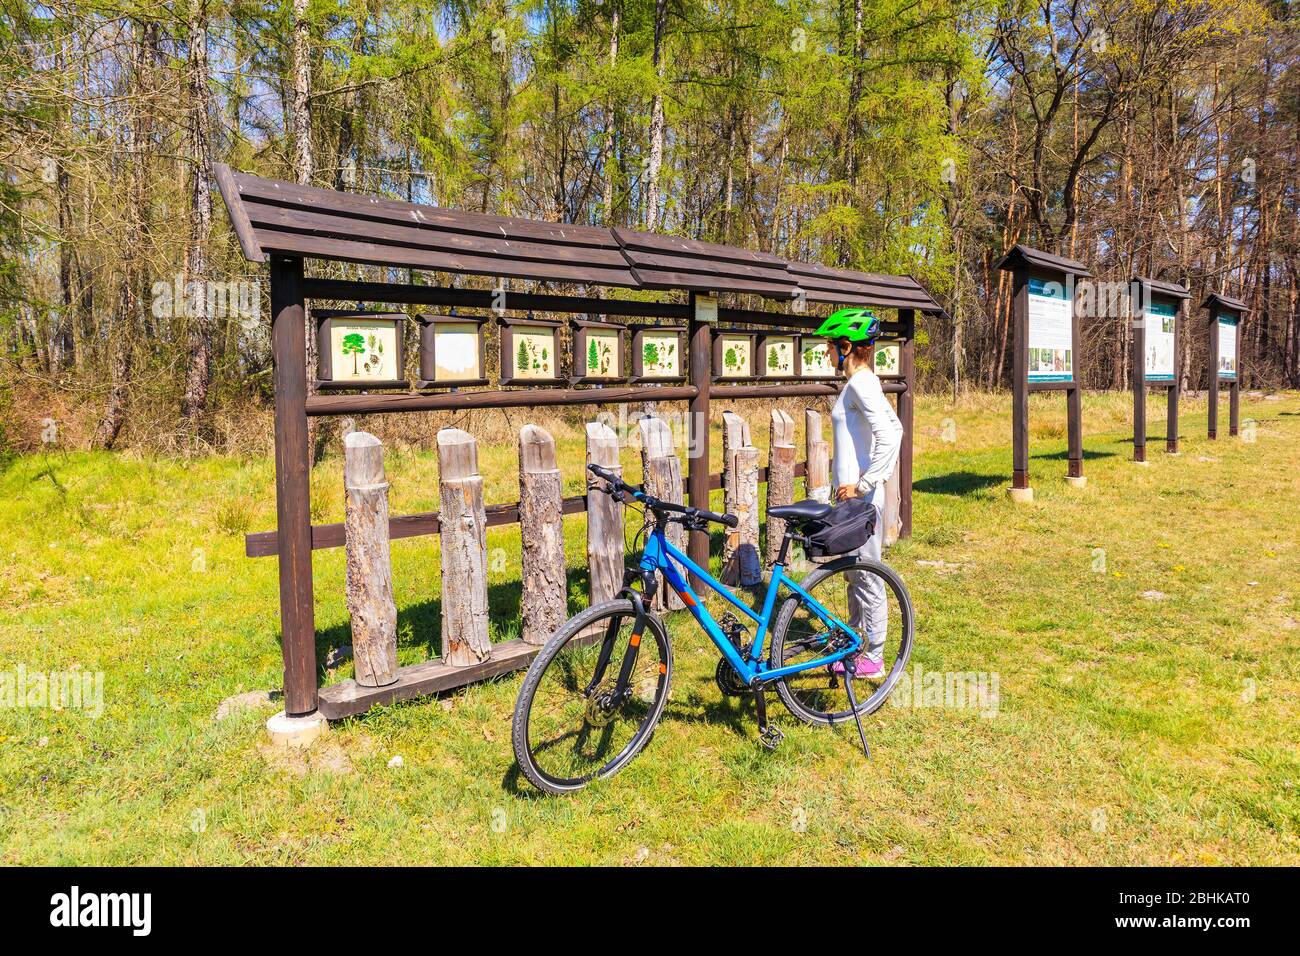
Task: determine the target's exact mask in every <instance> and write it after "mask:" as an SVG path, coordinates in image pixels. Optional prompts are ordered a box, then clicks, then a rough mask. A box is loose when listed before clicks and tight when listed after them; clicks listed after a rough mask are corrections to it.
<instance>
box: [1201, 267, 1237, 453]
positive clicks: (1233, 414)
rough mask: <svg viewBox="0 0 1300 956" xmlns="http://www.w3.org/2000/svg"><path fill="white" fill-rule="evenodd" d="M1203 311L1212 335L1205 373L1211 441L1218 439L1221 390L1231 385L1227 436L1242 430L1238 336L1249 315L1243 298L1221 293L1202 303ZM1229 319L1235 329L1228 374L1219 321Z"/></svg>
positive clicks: (1211, 294)
mask: <svg viewBox="0 0 1300 956" xmlns="http://www.w3.org/2000/svg"><path fill="white" fill-rule="evenodd" d="M1201 308H1202V309H1204V310H1205V313H1206V334H1207V335H1208V336H1209V346H1210V348H1209V363H1208V368H1207V369H1206V371H1207V372H1208V373H1209V420H1208V424H1207V426H1206V435H1207V437H1209V438H1212V439H1213V438H1218V437H1219V387H1220V386H1221V385H1227V386H1228V434H1229V435H1236V434H1237V431H1238V429H1239V428H1240V427H1241V339H1240V335H1238V334H1236V333H1239V332H1240V329H1241V317H1242V316H1243V315H1244V314H1245V313H1246V311H1247V309H1246V303H1244V302H1242V301H1241V300H1240V299H1234V298H1231V297H1230V296H1226V295H1222V294H1220V293H1218V292H1211V293H1210V294H1209V295H1207V296H1206V297H1205V301H1204V302H1202V303H1201ZM1223 319H1226V320H1230V322H1231V324H1232V327H1233V329H1234V335H1233V338H1234V343H1235V347H1234V352H1235V354H1234V355H1233V356H1232V359H1233V361H1232V366H1233V367H1232V371H1231V372H1228V371H1226V370H1225V369H1224V368H1222V367H1221V366H1222V364H1223V361H1222V360H1223V359H1224V358H1225V356H1223V355H1222V354H1221V352H1222V341H1221V339H1222V332H1221V330H1220V328H1219V324H1220V321H1221V320H1223Z"/></svg>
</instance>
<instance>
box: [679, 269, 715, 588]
mask: <svg viewBox="0 0 1300 956" xmlns="http://www.w3.org/2000/svg"><path fill="white" fill-rule="evenodd" d="M690 316H691V318H690V321H689V322H688V323H687V334H688V336H689V338H690V352H689V373H690V378H689V380H688V381H689V384H691V385H693V386H694V387H695V389H696V392H695V397H694V398H692V399H691V401H690V406H689V408H688V415H687V422H688V425H687V439H688V442H687V449H686V454H687V456H688V462H687V475H688V477H687V480H688V482H689V484H690V488H689V498H690V504H691V506H692V507H694V508H702V509H705V510H708V511H711V510H712V509H711V508H709V387H710V385H711V384H712V381H713V370H712V367H711V366H712V363H713V330H712V328H710V326H709V323H708V322H704V321H701V320H700V319H699V317H698V312H697V308H696V294H695V293H694V292H692V293H691V300H690ZM686 553H687V554H688V555H689V556H690V559H691V560H692V561H694V562H695V563H696V564H698V565H699V566H700V567H702V568H705V569H707V568H708V566H709V533H708V532H707V531H692V532H691V538H690V546H689V548H688V549H687V552H686ZM692 577H694V576H692ZM702 583H703V582H700V581H698V580H692V581H691V584H692V585H693V586H696V587H700V586H702ZM673 600H674V601H675V600H676V595H674V596H673Z"/></svg>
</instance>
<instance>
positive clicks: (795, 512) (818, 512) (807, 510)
mask: <svg viewBox="0 0 1300 956" xmlns="http://www.w3.org/2000/svg"><path fill="white" fill-rule="evenodd" d="M767 513H768V514H769V515H771V516H772V517H773V518H783V519H785V520H787V521H816V520H818V519H820V518H825V517H826V516H827V515H828V514H830V513H831V506H830V505H828V504H826V502H824V501H817V500H815V499H813V498H808V499H806V500H805V501H796V502H795V503H794V504H792V505H779V506H777V507H775V508H768V509H767Z"/></svg>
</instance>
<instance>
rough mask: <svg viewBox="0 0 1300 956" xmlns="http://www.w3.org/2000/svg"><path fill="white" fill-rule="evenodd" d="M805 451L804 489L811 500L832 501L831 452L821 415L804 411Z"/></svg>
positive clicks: (809, 410) (808, 409) (809, 409)
mask: <svg viewBox="0 0 1300 956" xmlns="http://www.w3.org/2000/svg"><path fill="white" fill-rule="evenodd" d="M803 426H804V449H805V451H806V453H807V464H806V465H805V466H804V489H805V491H806V493H807V495H808V497H809V498H815V499H816V500H818V501H830V500H831V451H830V445H828V444H827V443H826V436H825V435H824V434H823V433H822V416H821V413H819V412H815V411H813V410H812V409H811V408H807V409H804V413H803Z"/></svg>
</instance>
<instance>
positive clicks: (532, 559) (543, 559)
mask: <svg viewBox="0 0 1300 956" xmlns="http://www.w3.org/2000/svg"><path fill="white" fill-rule="evenodd" d="M561 498H562V495H561V488H560V467H559V465H558V464H557V463H556V459H555V439H554V438H552V437H551V436H550V435H549V434H548V433H547V432H546V430H545V429H543V428H539V427H538V426H537V425H525V426H524V427H523V428H522V429H520V431H519V531H520V536H521V538H522V540H523V561H522V572H521V575H520V576H521V581H522V588H523V593H522V597H521V600H520V616H521V618H522V622H521V628H522V629H521V632H520V636H521V637H522V638H523V639H524V641H525V642H526V643H528V644H545V643H546V641H547V639H548V638H550V636H551V635H552V634H554V633H555V632H556V631H558V630H559V629H560V627H561V626H562V625H563V624H564V622H565V621H566V620H568V617H569V613H568V585H567V581H566V578H565V573H564V515H563V514H562V512H561V507H562V505H561Z"/></svg>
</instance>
